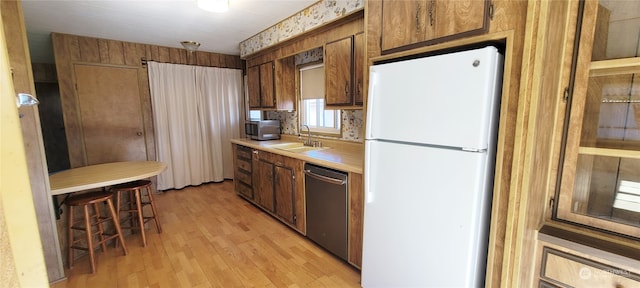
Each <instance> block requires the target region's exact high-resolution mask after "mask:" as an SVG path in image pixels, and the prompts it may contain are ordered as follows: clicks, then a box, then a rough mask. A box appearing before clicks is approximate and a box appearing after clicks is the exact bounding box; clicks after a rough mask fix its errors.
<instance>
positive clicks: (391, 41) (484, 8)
mask: <svg viewBox="0 0 640 288" xmlns="http://www.w3.org/2000/svg"><path fill="white" fill-rule="evenodd" d="M489 4H490V3H489V1H487V0H460V1H446V0H422V1H394V0H384V1H383V3H382V19H381V20H382V43H381V46H382V51H389V50H394V49H396V48H401V47H407V46H408V47H413V46H417V45H427V44H429V43H435V42H442V41H446V40H449V39H451V38H454V37H464V36H469V35H473V34H480V33H483V32H485V31H487V30H488V26H489V24H488V17H487V15H488V10H489ZM414 44H416V45H414Z"/></svg>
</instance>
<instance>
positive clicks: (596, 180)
mask: <svg viewBox="0 0 640 288" xmlns="http://www.w3.org/2000/svg"><path fill="white" fill-rule="evenodd" d="M577 166H578V167H577V173H576V183H575V186H574V187H575V188H576V189H575V190H574V195H573V200H574V201H573V205H572V206H573V207H572V212H573V213H579V214H582V215H586V216H590V217H596V218H600V219H605V220H609V221H615V222H618V223H622V224H626V225H633V226H636V227H640V160H638V159H629V158H622V157H609V156H595V155H584V154H583V155H580V156H579V157H578V165H577Z"/></svg>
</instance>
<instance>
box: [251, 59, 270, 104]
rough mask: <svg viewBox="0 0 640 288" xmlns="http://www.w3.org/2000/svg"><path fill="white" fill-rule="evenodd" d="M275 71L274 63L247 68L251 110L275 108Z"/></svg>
mask: <svg viewBox="0 0 640 288" xmlns="http://www.w3.org/2000/svg"><path fill="white" fill-rule="evenodd" d="M273 70H274V64H273V61H270V62H267V63H263V64H260V65H258V66H253V67H249V68H247V89H248V94H249V108H274V107H275V105H276V98H275V91H274V78H273Z"/></svg>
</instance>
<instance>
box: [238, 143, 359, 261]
mask: <svg viewBox="0 0 640 288" xmlns="http://www.w3.org/2000/svg"><path fill="white" fill-rule="evenodd" d="M233 153H234V157H233V158H234V165H235V167H234V169H235V170H234V171H235V176H234V177H235V178H234V185H235V190H236V193H237V194H238V195H239V196H241V197H243V198H245V199H246V200H248V201H250V202H252V203H253V204H255V205H257V206H258V207H260V208H261V209H262V210H264V211H266V212H267V213H269V214H271V215H272V216H274V217H275V218H276V219H278V220H280V221H281V222H282V223H284V224H286V225H288V226H290V227H292V228H293V229H295V230H297V231H298V232H300V233H301V234H303V235H306V218H305V197H304V172H303V168H304V161H302V160H300V159H296V158H291V157H287V156H283V155H279V154H275V153H270V152H265V151H262V150H257V149H252V148H249V147H246V146H242V145H238V144H234V149H233ZM348 189H349V190H348V193H349V196H348V199H349V204H348V205H349V206H348V207H349V216H348V217H349V220H348V225H349V227H348V231H349V235H348V243H349V244H348V245H349V247H348V249H349V250H348V258H347V262H349V263H350V264H351V265H353V266H355V267H357V268H360V267H361V265H362V237H363V231H362V227H363V219H364V218H363V217H364V214H363V213H364V187H363V176H362V174H359V173H349V188H348Z"/></svg>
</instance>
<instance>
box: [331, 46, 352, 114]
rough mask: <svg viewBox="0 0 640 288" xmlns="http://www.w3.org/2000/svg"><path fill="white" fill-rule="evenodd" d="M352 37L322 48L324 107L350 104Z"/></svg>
mask: <svg viewBox="0 0 640 288" xmlns="http://www.w3.org/2000/svg"><path fill="white" fill-rule="evenodd" d="M352 50H353V37H352V36H349V37H347V38H343V39H340V40H337V41H334V42H330V43H327V44H326V45H325V46H324V71H325V83H326V88H325V105H326V106H341V105H350V104H351V103H352V100H351V99H352V79H351V75H352V71H353V62H352V61H351V59H352Z"/></svg>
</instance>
